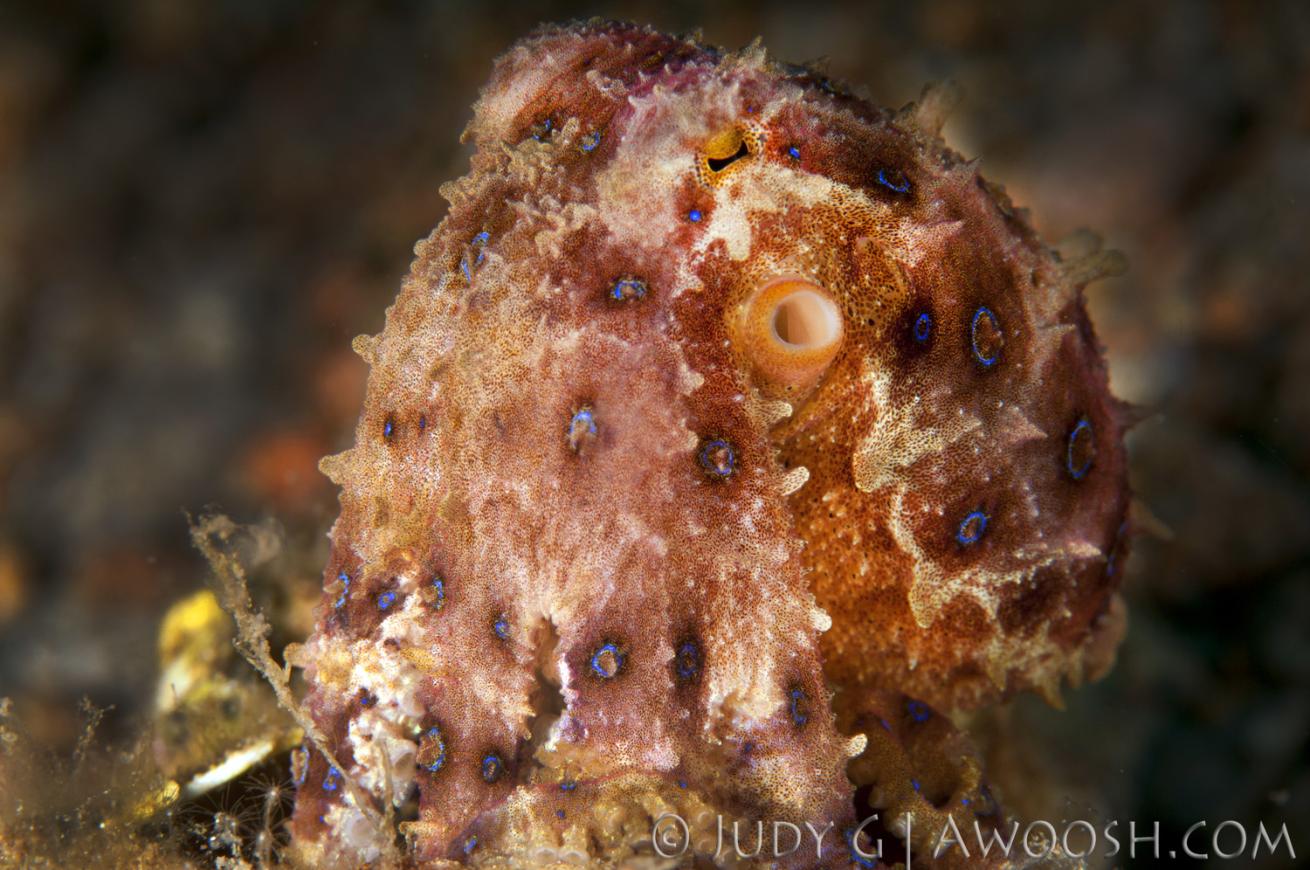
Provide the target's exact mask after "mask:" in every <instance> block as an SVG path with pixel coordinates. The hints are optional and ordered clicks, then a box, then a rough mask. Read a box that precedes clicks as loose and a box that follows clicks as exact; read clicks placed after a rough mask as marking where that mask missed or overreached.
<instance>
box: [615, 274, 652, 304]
mask: <svg viewBox="0 0 1310 870" xmlns="http://www.w3.org/2000/svg"><path fill="white" fill-rule="evenodd" d="M610 298H611V299H614V300H616V301H618V302H630V301H632V300H633V299H645V298H646V284H645V282H644V281H641V280H638V279H637V278H620V279H619V280H617V281H615V282H614V286H613V287H611V288H610Z"/></svg>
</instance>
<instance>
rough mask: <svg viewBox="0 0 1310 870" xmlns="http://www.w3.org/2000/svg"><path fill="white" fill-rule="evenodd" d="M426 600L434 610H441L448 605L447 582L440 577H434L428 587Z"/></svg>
mask: <svg viewBox="0 0 1310 870" xmlns="http://www.w3.org/2000/svg"><path fill="white" fill-rule="evenodd" d="M425 600H426V601H427V604H428V606H429V607H431V608H432V609H433V610H440V609H441V606H442V605H443V604H445V603H446V581H445V580H443V579H441V577H440V576H437V577H433V578H432V583H431V584H429V585H428V590H427V594H426V596H425Z"/></svg>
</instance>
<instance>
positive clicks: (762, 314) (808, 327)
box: [737, 278, 842, 389]
mask: <svg viewBox="0 0 1310 870" xmlns="http://www.w3.org/2000/svg"><path fill="white" fill-rule="evenodd" d="M737 336H738V340H739V342H740V343H741V349H742V351H743V353H744V354H745V355H746V357H747V358H748V359H749V360H750V362H751V365H752V366H754V368H755V371H756V373H757V374H759V375H760V376H761V377H763V378H764V379H765V380H766V381H768V382H770V383H771V384H774V385H777V386H782V387H792V388H799V389H804V388H806V387H809V386H811V385H813V383H814V382H815V381H817V380H818V379H819V376H820V375H822V374H823V372H824V370H825V369H827V368H828V364H829V363H831V362H832V360H833V358H834V357H836V356H837V351H838V350H839V349H840V348H841V340H842V315H841V309H840V308H838V307H837V302H836V300H834V299H833V298H832V295H831V294H829V293H828V291H827V290H825V289H824V288H823V287H820V286H819V285H818V284H813V283H811V282H809V281H806V280H803V279H800V278H778V279H776V280H773V281H770V282H768V283H767V284H765V285H764V286H762V287H760V288H759V289H758V290H756V291H755V293H754V294H752V295H751V296H750V298H748V299H747V300H746V303H745V305H743V306H742V309H741V317H740V320H739V322H738V325H737Z"/></svg>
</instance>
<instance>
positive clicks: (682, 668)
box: [673, 640, 700, 680]
mask: <svg viewBox="0 0 1310 870" xmlns="http://www.w3.org/2000/svg"><path fill="white" fill-rule="evenodd" d="M673 661H674V664H675V666H676V668H677V672H678V676H679V677H680V678H681V679H684V680H690V679H693V678H695V676H696V675H697V674H699V673H700V647H698V646H697V645H696V641H694V640H684V641H683V642H682V645H681V646H679V647H678V654H677V656H676V657H675V658H674V660H673Z"/></svg>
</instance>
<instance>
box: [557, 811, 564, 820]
mask: <svg viewBox="0 0 1310 870" xmlns="http://www.w3.org/2000/svg"><path fill="white" fill-rule="evenodd" d="M555 818H557V819H562V818H564V811H563V810H555Z"/></svg>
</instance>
